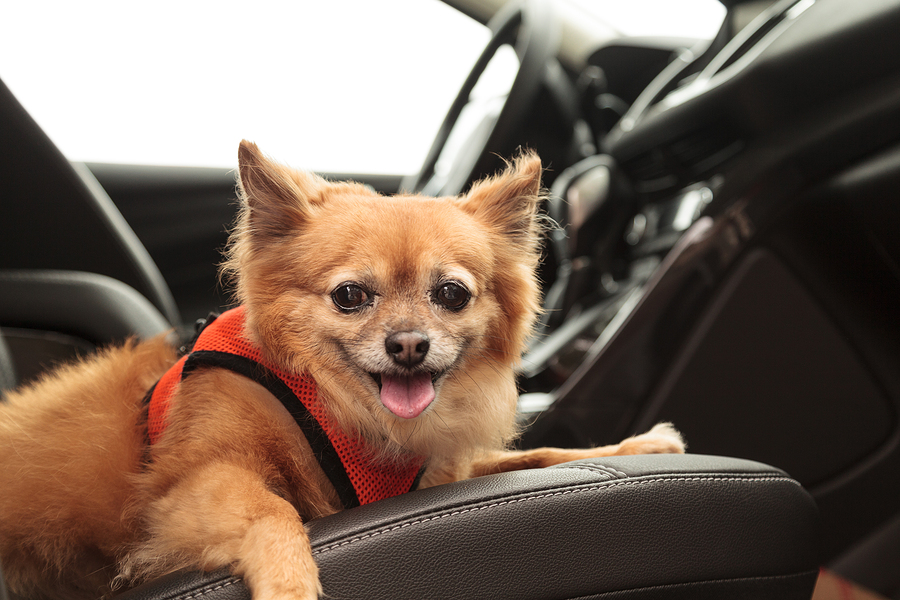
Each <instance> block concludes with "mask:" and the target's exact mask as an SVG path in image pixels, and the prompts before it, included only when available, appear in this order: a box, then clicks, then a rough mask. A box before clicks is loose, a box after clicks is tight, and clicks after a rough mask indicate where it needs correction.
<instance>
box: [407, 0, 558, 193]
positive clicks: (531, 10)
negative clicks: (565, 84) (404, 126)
mask: <svg viewBox="0 0 900 600" xmlns="http://www.w3.org/2000/svg"><path fill="white" fill-rule="evenodd" d="M488 28H489V29H490V30H491V39H490V41H489V42H488V44H487V46H486V47H485V49H484V51H482V53H481V55H480V56H479V57H478V60H477V61H476V62H475V65H474V66H473V67H472V70H471V72H470V73H469V75H468V76H467V77H466V80H465V82H464V83H463V85H462V87H461V88H460V91H459V93H458V94H457V96H456V98H455V99H454V101H453V103H452V104H451V105H450V109H449V110H448V111H447V116H446V117H444V121H443V122H442V124H441V127H440V128H439V129H438V132H437V135H436V136H435V139H434V142H432V145H431V148H430V149H429V151H428V154H427V155H426V157H425V161H424V163H423V165H422V168H421V169H420V170H419V172H418V173H417V174H416V175H414V176H413V177H411V178H410V179H409V180H408V181H407V182H404V186H403V187H404V188H405V189H406V190H408V191H410V192H413V193H415V192H422V191H423V190H426V187H427V188H428V189H427V190H426V191H427V193H428V194H429V195H435V196H455V195H457V194H459V193H460V192H462V190H463V189H464V188H465V187H466V186H467V185H468V184H469V183H470V181H471V180H472V178H473V175H475V174H476V173H477V171H478V167H479V165H480V163H482V162H483V161H484V159H485V158H486V156H488V155H489V154H490V151H491V149H494V148H499V147H500V145H501V142H502V141H503V140H505V139H507V138H508V137H509V136H510V135H511V133H512V132H513V131H514V130H515V128H516V127H517V126H518V125H519V123H520V121H521V119H522V117H523V116H524V114H525V112H526V111H527V109H528V107H529V106H530V105H531V102H532V101H533V100H534V97H535V96H536V95H537V92H538V90H539V89H540V85H541V82H542V80H543V78H544V70H545V67H546V65H547V62H548V61H549V60H550V59H552V58H555V57H556V54H557V49H558V47H559V27H558V21H557V20H556V19H555V15H554V13H553V10H552V7H551V6H550V4H549V3H548V2H547V1H546V0H519V1H513V2H509V3H507V4H506V5H504V6H503V8H501V9H500V11H499V12H498V13H497V14H496V15H494V17H493V18H492V19H491V20H490V21H489V22H488ZM505 44H510V45H512V46H513V48H514V49H515V51H516V55H517V56H518V58H519V70H518V72H517V73H516V76H515V79H514V80H513V84H512V86H511V88H510V91H509V94H508V95H507V97H506V100H505V101H504V104H503V108H502V109H501V110H500V113H499V115H498V117H497V118H496V121H495V122H494V123H493V125H492V126H491V130H490V133H489V134H488V135H487V136H486V139H485V142H484V143H483V144H481V145H478V146H476V147H470V148H466V149H463V150H462V151H460V153H459V154H458V155H457V156H456V157H455V158H454V161H453V166H452V168H451V169H450V173H449V175H448V176H447V178H446V180H445V181H443V182H441V183H440V184H435V183H434V182H432V179H433V178H434V177H435V167H436V166H437V163H438V160H439V159H440V157H441V153H442V152H443V150H444V147H445V146H446V145H447V140H448V139H449V138H450V134H451V132H452V131H453V128H454V127H455V126H456V123H457V121H458V120H459V116H460V114H461V113H462V111H463V108H465V106H466V104H468V102H469V95H470V94H471V92H472V89H473V88H474V87H475V84H476V83H477V82H478V79H479V78H480V77H481V75H482V73H483V72H484V70H485V69H486V68H487V66H488V63H490V61H491V59H492V58H493V57H494V55H495V54H496V52H497V50H498V49H499V48H500V47H502V46H503V45H505ZM430 182H432V183H431V184H430Z"/></svg>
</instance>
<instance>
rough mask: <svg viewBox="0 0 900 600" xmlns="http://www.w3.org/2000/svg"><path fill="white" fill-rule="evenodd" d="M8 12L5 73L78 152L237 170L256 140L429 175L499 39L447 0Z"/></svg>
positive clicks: (649, 14) (55, 4)
mask: <svg viewBox="0 0 900 600" xmlns="http://www.w3.org/2000/svg"><path fill="white" fill-rule="evenodd" d="M567 1H568V2H570V3H571V4H572V5H573V6H575V5H581V6H582V9H584V10H590V11H591V12H592V13H593V14H595V15H596V17H597V18H602V19H605V20H606V21H607V22H609V23H612V24H613V25H614V29H615V30H616V31H619V32H621V33H622V34H624V35H639V34H640V35H646V34H659V33H663V32H668V33H670V34H671V33H681V34H682V35H698V36H699V37H703V36H708V37H711V36H712V35H713V34H714V33H715V29H716V27H717V24H716V22H715V21H716V19H718V21H719V22H720V21H721V15H720V14H717V11H716V10H710V6H711V5H712V6H714V7H718V9H721V5H719V4H718V3H717V2H715V1H714V0H678V1H677V2H674V1H671V0H640V1H638V0H626V1H622V0H567ZM648 3H657V5H658V8H657V9H654V10H649V9H648V6H647V5H648ZM698 3H699V4H698ZM670 4H677V5H678V6H680V7H681V9H680V10H679V9H676V8H665V7H667V6H668V5H670ZM701 5H702V6H701ZM675 15H679V16H680V17H681V18H680V19H676V18H675ZM709 15H712V19H713V22H712V23H707V24H706V25H705V29H704V30H703V31H702V32H701V33H699V34H698V32H697V31H696V29H697V27H698V24H702V23H706V21H708V19H707V20H706V21H704V16H709ZM656 17H658V18H656ZM0 18H2V22H3V23H4V25H5V27H4V31H3V35H0V79H2V80H3V81H4V82H5V83H6V85H7V86H9V87H10V89H11V90H12V91H13V93H14V94H15V95H16V96H17V97H18V98H19V100H20V101H21V102H22V104H23V105H24V106H25V108H26V109H27V110H28V111H29V112H30V113H31V114H32V116H34V118H35V119H36V120H37V121H38V123H39V124H40V125H41V126H42V127H43V129H44V130H45V131H46V132H47V133H48V135H50V137H51V139H53V140H54V142H55V143H56V144H57V145H58V146H59V147H60V149H61V150H62V151H63V153H64V154H65V155H66V156H67V157H69V158H70V159H72V160H77V161H88V162H111V163H130V164H157V165H191V166H228V167H230V166H233V165H234V164H235V156H236V151H237V144H238V142H239V141H240V140H241V139H242V138H246V139H250V140H252V141H255V142H257V143H258V144H259V145H260V147H262V148H263V149H264V150H265V151H266V152H267V153H269V154H271V155H273V156H278V157H279V158H280V159H282V160H284V161H286V162H288V163H289V164H292V165H294V166H298V167H303V168H307V169H314V170H319V171H325V172H342V173H373V174H377V173H389V174H409V173H414V172H416V171H418V169H419V168H420V167H421V165H422V162H423V160H424V157H425V154H426V153H427V151H428V149H429V147H430V145H431V142H432V140H433V138H434V136H435V134H436V132H437V130H438V128H439V126H440V124H441V122H442V120H443V118H444V115H445V114H446V112H447V110H448V108H449V107H450V104H451V103H452V101H453V99H454V97H455V96H456V93H457V91H458V90H459V88H460V87H461V85H462V83H463V81H464V79H465V77H466V75H467V74H468V72H469V70H470V68H471V66H472V65H473V64H474V62H475V60H476V59H477V57H478V55H479V54H480V52H481V50H482V49H483V48H484V46H485V45H486V43H487V42H488V39H489V37H490V36H489V32H488V29H487V28H486V27H485V26H484V25H482V24H480V23H478V22H476V21H474V20H473V19H471V18H469V17H467V16H465V15H464V14H462V13H460V12H458V11H456V10H455V9H453V8H451V7H449V6H447V5H445V4H444V3H442V2H440V1H439V0H379V1H378V2H373V1H371V0H329V1H328V2H310V1H306V0H296V1H285V0H254V2H245V1H241V2H238V1H234V0H202V1H201V0H158V1H157V2H153V3H138V2H122V1H121V0H77V1H71V0H57V1H52V0H51V1H50V2H7V3H5V4H4V5H3V7H2V8H0ZM578 18H581V17H578ZM654 23H655V25H654ZM679 28H680V30H678V29H679ZM513 58H514V57H513ZM501 63H502V64H501V69H500V70H502V68H503V65H504V64H505V65H507V67H506V68H507V69H512V70H513V71H514V69H515V64H516V63H515V60H509V61H501ZM501 80H502V81H501V85H500V86H499V88H502V87H503V86H504V85H507V84H508V77H507V78H501ZM499 88H498V89H499ZM491 93H495V94H496V93H497V92H496V91H492V92H489V93H487V94H486V97H487V98H488V100H487V101H488V102H490V101H492V100H491V96H490V94H491ZM500 93H502V91H501V92H500ZM456 138H459V139H456ZM456 138H455V139H454V140H451V142H453V143H457V142H459V143H464V142H465V140H464V136H456ZM451 147H452V144H451ZM439 166H440V165H439Z"/></svg>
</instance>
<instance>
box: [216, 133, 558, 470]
mask: <svg viewBox="0 0 900 600" xmlns="http://www.w3.org/2000/svg"><path fill="white" fill-rule="evenodd" d="M239 164H240V173H239V175H240V181H239V189H240V193H241V200H242V211H241V215H240V217H239V220H238V225H237V227H236V229H235V231H234V232H233V234H232V239H231V244H230V248H229V253H228V260H227V261H226V263H225V273H226V274H227V275H230V276H231V277H232V278H233V280H234V283H235V284H236V290H237V298H238V300H239V301H240V302H241V303H242V304H244V305H245V307H246V310H247V323H248V334H249V335H250V336H251V337H252V338H254V339H255V341H256V342H257V343H258V344H259V345H260V346H261V348H262V349H263V352H264V353H265V355H266V356H267V357H268V358H269V359H270V360H272V361H274V362H275V363H277V364H279V365H280V366H281V367H283V368H285V369H288V370H294V371H308V372H310V373H311V374H312V376H313V377H314V379H315V380H316V382H317V384H318V386H319V387H320V389H321V390H322V391H323V392H324V397H325V398H327V400H328V402H329V409H330V411H331V412H332V414H333V415H334V417H335V418H336V419H337V420H338V422H339V423H340V424H341V425H342V426H343V427H345V428H346V429H348V430H351V431H357V432H359V433H360V434H362V435H364V436H366V437H367V438H369V439H370V440H371V441H373V442H374V443H375V444H376V445H378V446H379V447H382V448H383V449H384V450H385V451H387V452H402V450H401V449H405V450H409V451H412V452H414V453H416V454H426V455H435V454H440V455H451V456H452V455H458V454H459V453H461V452H465V451H468V450H474V449H477V448H483V447H497V446H501V445H503V444H505V443H506V442H508V441H509V439H510V438H511V437H512V436H513V435H514V430H515V427H514V421H515V419H514V414H515V404H516V397H517V394H516V388H515V382H514V368H515V365H516V364H517V362H518V360H519V357H520V355H521V352H522V350H523V348H524V345H525V342H526V339H527V337H528V335H529V334H530V332H531V329H532V326H533V323H534V319H535V315H536V314H537V311H538V310H539V287H538V283H537V281H536V277H535V268H536V266H537V263H538V258H539V236H540V231H539V218H538V216H537V207H538V204H539V200H540V176H541V164H540V160H539V159H538V158H537V156H535V155H533V154H523V155H522V156H520V157H519V158H517V159H516V160H515V162H514V163H512V164H511V165H510V166H509V167H508V168H507V170H506V171H504V172H503V173H501V174H499V175H497V176H496V177H493V178H490V179H487V180H484V181H482V182H480V183H478V184H476V185H475V186H474V187H473V188H472V190H471V191H470V192H469V193H468V194H466V195H465V196H462V197H459V198H441V199H436V198H427V197H422V196H392V197H385V196H381V195H378V194H376V193H375V192H372V191H371V190H369V189H368V188H366V187H364V186H361V185H357V184H348V183H330V182H327V181H325V180H324V179H322V178H320V177H318V176H316V175H313V174H310V173H305V172H302V171H296V170H293V169H290V168H287V167H284V166H282V165H279V164H277V163H274V162H272V161H271V160H269V159H267V158H266V157H265V156H263V155H262V154H261V153H260V152H259V150H258V149H257V148H256V146H255V145H253V144H250V143H247V142H243V143H242V144H241V147H240V152H239Z"/></svg>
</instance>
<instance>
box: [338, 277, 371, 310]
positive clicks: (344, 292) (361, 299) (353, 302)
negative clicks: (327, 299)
mask: <svg viewBox="0 0 900 600" xmlns="http://www.w3.org/2000/svg"><path fill="white" fill-rule="evenodd" d="M369 299H370V295H369V293H368V292H367V291H366V290H364V289H363V288H361V287H360V286H358V285H356V284H355V283H342V284H341V285H339V286H338V287H337V288H336V289H335V290H334V291H333V292H331V300H332V301H333V302H334V303H335V305H337V307H338V308H340V309H341V310H355V309H357V308H362V307H363V306H365V305H366V304H368V303H369Z"/></svg>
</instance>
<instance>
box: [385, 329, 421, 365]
mask: <svg viewBox="0 0 900 600" xmlns="http://www.w3.org/2000/svg"><path fill="white" fill-rule="evenodd" d="M429 346H430V342H429V341H428V336H427V335H425V334H424V333H421V332H419V331H398V332H397V333H392V334H391V335H389V336H388V337H387V339H385V340H384V347H385V349H386V350H387V353H388V354H390V355H391V358H393V359H394V362H396V363H397V364H398V365H403V366H404V367H407V368H412V367H414V366H416V365H417V364H419V363H420V362H422V361H423V360H425V355H426V354H428V348H429Z"/></svg>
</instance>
